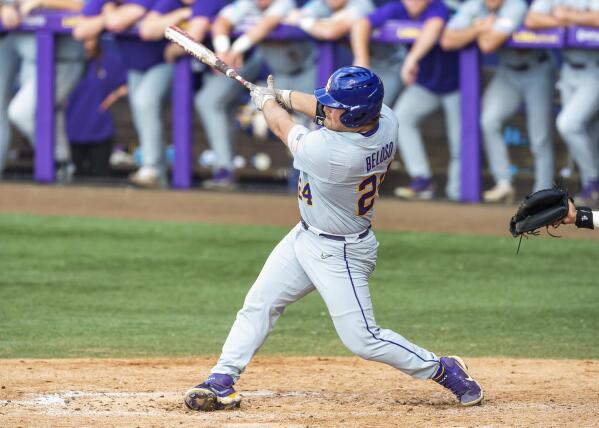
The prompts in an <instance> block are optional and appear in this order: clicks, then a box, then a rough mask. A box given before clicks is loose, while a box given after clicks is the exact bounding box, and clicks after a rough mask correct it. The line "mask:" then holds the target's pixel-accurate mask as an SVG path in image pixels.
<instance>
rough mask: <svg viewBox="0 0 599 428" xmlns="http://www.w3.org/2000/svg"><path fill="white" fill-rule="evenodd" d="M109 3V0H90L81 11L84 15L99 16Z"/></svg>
mask: <svg viewBox="0 0 599 428" xmlns="http://www.w3.org/2000/svg"><path fill="white" fill-rule="evenodd" d="M106 3H108V0H90V1H88V2H86V3H85V6H83V10H82V11H81V13H82V14H83V16H98V15H100V14H101V13H102V8H103V7H104V5H105V4H106Z"/></svg>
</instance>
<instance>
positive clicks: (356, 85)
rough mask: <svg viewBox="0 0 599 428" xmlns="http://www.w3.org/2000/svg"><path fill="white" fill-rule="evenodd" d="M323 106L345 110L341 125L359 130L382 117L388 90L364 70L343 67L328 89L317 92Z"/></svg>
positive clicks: (333, 77) (316, 94) (369, 72)
mask: <svg viewBox="0 0 599 428" xmlns="http://www.w3.org/2000/svg"><path fill="white" fill-rule="evenodd" d="M314 95H315V96H316V99H317V100H318V102H319V103H321V104H323V105H325V106H328V107H332V108H339V109H343V110H345V113H343V114H342V115H341V123H343V124H344V125H345V126H347V127H348V128H357V127H359V126H363V125H367V124H368V123H370V122H372V121H373V120H375V119H376V118H378V116H379V115H380V113H381V108H382V106H383V95H384V88H383V82H381V79H380V78H379V77H378V76H377V75H376V74H374V73H373V72H372V71H370V70H369V69H367V68H364V67H353V66H352V67H341V68H340V69H338V70H337V71H335V72H334V73H333V74H332V75H331V77H329V81H328V82H327V85H326V86H325V87H324V88H319V89H316V90H315V91H314Z"/></svg>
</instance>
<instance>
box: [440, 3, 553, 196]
mask: <svg viewBox="0 0 599 428" xmlns="http://www.w3.org/2000/svg"><path fill="white" fill-rule="evenodd" d="M527 10H528V6H527V4H526V2H525V1H524V0H485V1H480V0H468V1H467V2H465V3H462V5H461V6H460V8H459V9H458V11H457V13H456V14H455V15H454V16H453V17H452V18H451V19H450V20H449V22H448V23H447V27H446V28H445V32H444V33H443V37H442V39H441V46H442V47H443V48H444V49H448V50H449V49H461V48H463V47H464V46H466V45H468V44H470V43H472V42H476V43H477V44H478V46H479V48H480V50H481V51H482V52H484V53H491V52H495V51H497V52H498V56H499V65H498V67H497V71H496V72H495V75H494V76H493V79H492V80H491V82H490V83H489V84H488V86H487V88H486V90H485V92H484V94H483V100H482V116H481V127H482V131H483V135H484V143H485V150H486V154H487V159H488V162H489V167H490V169H491V174H492V175H493V178H494V180H495V187H493V188H492V189H490V190H488V191H486V192H484V193H483V200H484V201H485V202H509V203H512V202H513V200H514V188H513V187H512V175H511V173H510V169H509V167H510V161H509V155H508V150H507V147H506V145H505V143H504V141H503V136H502V129H503V124H504V122H505V121H506V120H507V119H508V118H509V117H510V116H512V115H514V114H515V113H516V112H517V111H518V108H519V107H520V105H521V104H522V101H524V105H525V106H526V120H527V128H528V135H529V137H530V149H531V151H532V155H533V159H534V169H535V181H534V187H533V191H537V190H541V189H546V188H550V187H551V185H552V184H553V174H554V168H555V166H554V163H555V162H554V154H553V141H552V114H553V112H552V110H553V81H554V68H553V64H552V61H551V59H550V56H549V53H548V52H547V51H546V50H538V49H511V48H508V47H504V46H503V45H504V43H505V42H506V41H507V39H508V38H509V37H510V35H511V34H512V33H513V32H514V31H515V30H517V29H518V28H519V27H520V26H521V25H522V23H523V22H524V18H525V17H526V12H527Z"/></svg>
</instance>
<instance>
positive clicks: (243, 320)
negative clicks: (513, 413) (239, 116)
mask: <svg viewBox="0 0 599 428" xmlns="http://www.w3.org/2000/svg"><path fill="white" fill-rule="evenodd" d="M268 80H269V81H268V87H257V88H256V89H255V90H253V91H252V92H251V96H252V100H253V102H254V104H255V105H256V107H257V108H258V109H259V110H261V111H262V112H263V114H264V117H265V119H266V121H267V123H268V126H269V128H270V129H271V130H272V132H273V133H274V134H275V135H276V136H277V137H278V138H279V139H280V140H281V141H282V142H283V143H284V144H285V145H287V147H288V148H289V150H290V152H291V154H292V155H293V159H294V167H295V168H297V169H298V170H299V171H300V178H299V183H298V204H299V211H300V221H299V223H298V224H297V225H296V226H295V227H294V228H293V229H292V230H291V231H290V232H289V233H288V234H287V236H285V238H283V240H282V241H281V242H279V244H278V245H277V246H276V247H275V248H274V250H273V251H272V253H271V254H270V255H269V257H268V259H267V260H266V263H265V265H264V267H263V268H262V271H261V272H260V274H259V276H258V278H257V279H256V282H254V284H253V286H252V287H251V289H250V291H249V292H248V294H247V296H246V299H245V302H244V304H243V308H242V309H241V310H240V311H239V312H238V313H237V318H236V320H235V322H234V323H233V326H232V328H231V331H230V332H229V336H228V337H227V340H226V341H225V344H224V345H223V350H222V353H221V356H220V358H219V360H218V362H217V363H216V365H215V366H214V367H213V368H212V370H211V372H212V373H211V374H210V376H209V377H208V378H207V379H206V380H205V381H204V382H202V383H201V384H199V385H197V386H195V387H193V388H191V389H189V390H188V391H187V392H186V393H185V398H184V400H185V405H186V406H187V407H188V408H190V409H192V410H204V411H206V410H214V409H226V408H232V407H238V406H239V405H240V402H241V397H240V396H239V394H238V393H237V392H236V391H235V389H234V388H233V385H234V383H235V382H237V380H238V379H239V377H240V376H241V374H242V373H243V371H244V370H245V368H246V366H247V365H248V364H249V362H250V360H251V358H252V357H253V355H254V354H255V353H256V351H257V350H258V349H259V348H260V347H261V346H262V344H263V343H264V341H265V340H266V338H267V336H268V334H269V333H270V332H271V331H272V329H273V328H274V325H275V323H276V321H277V320H278V318H279V317H280V316H281V314H282V313H283V311H284V310H285V307H287V306H288V305H290V304H292V303H294V302H296V301H298V300H300V299H301V298H302V297H304V296H306V295H307V294H309V293H310V292H312V291H314V290H317V291H318V293H319V294H320V296H321V297H322V298H323V300H324V301H325V303H326V305H327V308H328V311H329V313H330V315H331V319H332V321H333V324H334V326H335V329H336V331H337V334H338V335H339V337H340V338H341V340H342V342H343V343H344V344H345V346H347V347H348V349H350V350H351V351H352V352H353V353H355V354H356V355H358V356H360V357H362V358H364V359H367V360H373V361H378V362H381V363H385V364H388V365H390V366H392V367H395V368H397V369H398V370H401V371H402V372H404V373H406V374H408V375H410V376H413V377H414V378H417V379H432V380H434V381H435V382H437V383H439V384H440V385H442V386H444V387H446V388H448V389H449V390H451V391H452V392H453V393H454V394H455V395H456V397H457V398H458V400H459V401H460V403H461V404H462V405H464V406H472V405H475V404H478V403H480V402H481V401H482V399H483V390H482V388H481V387H480V385H479V384H478V383H477V382H476V381H475V380H474V379H473V378H472V377H471V376H470V375H469V374H468V372H467V368H466V365H465V364H464V362H463V361H462V360H461V359H460V358H459V357H441V358H439V357H437V356H436V355H435V354H434V353H432V352H430V351H427V350H426V349H423V348H421V347H419V346H417V345H415V344H413V343H411V342H409V341H408V340H407V339H405V338H404V337H403V336H401V335H399V334H398V333H396V332H394V331H392V330H387V329H383V328H380V327H379V326H378V325H377V323H376V321H375V318H374V313H373V307H372V302H371V299H370V291H369V288H368V279H369V277H370V275H371V273H372V272H373V270H374V268H375V265H376V258H377V248H378V241H377V239H376V237H375V234H374V232H373V231H372V228H371V221H372V218H373V215H374V205H375V201H376V198H377V196H378V192H379V188H380V186H381V184H382V182H383V180H384V178H385V175H386V173H387V171H388V168H389V165H390V163H391V161H392V160H393V157H394V155H395V150H396V147H397V138H398V123H397V119H396V118H395V115H394V114H393V111H392V110H391V109H390V108H389V107H387V106H385V105H384V104H383V96H384V89H383V84H382V82H381V80H380V79H379V77H378V76H377V75H376V74H374V73H372V72H371V71H370V70H368V69H366V68H362V67H342V68H340V69H339V70H337V71H335V72H334V73H333V74H332V75H331V77H330V78H329V80H328V83H327V85H326V87H324V88H320V89H317V90H315V91H314V95H310V94H306V93H301V92H296V91H290V90H276V89H274V79H273V78H272V76H269V79H268ZM292 111H293V112H298V113H303V114H304V115H306V116H307V117H309V118H311V119H314V120H315V121H316V123H317V124H319V125H321V126H323V127H322V128H320V129H318V130H313V131H310V130H309V129H308V128H307V127H305V126H303V125H300V124H298V123H296V122H294V121H293V120H292V117H291V115H290V112H292Z"/></svg>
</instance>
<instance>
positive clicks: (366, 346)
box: [341, 332, 375, 360]
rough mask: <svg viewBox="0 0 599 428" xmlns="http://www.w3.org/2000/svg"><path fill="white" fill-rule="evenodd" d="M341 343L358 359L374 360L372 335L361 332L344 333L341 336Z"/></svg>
mask: <svg viewBox="0 0 599 428" xmlns="http://www.w3.org/2000/svg"><path fill="white" fill-rule="evenodd" d="M366 333H368V332H366ZM341 341H342V342H343V344H344V345H345V347H346V348H347V349H348V350H349V351H350V352H352V353H353V354H355V355H357V356H358V357H360V358H363V359H365V360H373V359H375V347H374V346H373V338H372V335H370V334H368V335H367V334H363V333H362V332H349V333H348V332H345V333H344V334H342V335H341Z"/></svg>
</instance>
